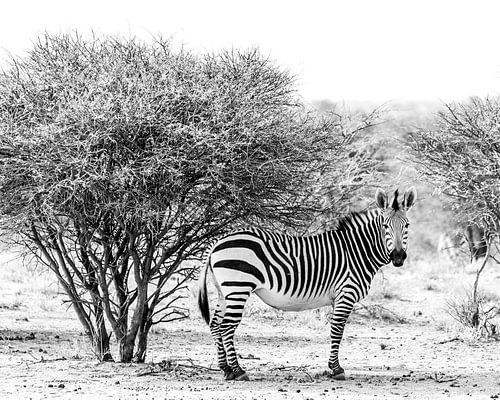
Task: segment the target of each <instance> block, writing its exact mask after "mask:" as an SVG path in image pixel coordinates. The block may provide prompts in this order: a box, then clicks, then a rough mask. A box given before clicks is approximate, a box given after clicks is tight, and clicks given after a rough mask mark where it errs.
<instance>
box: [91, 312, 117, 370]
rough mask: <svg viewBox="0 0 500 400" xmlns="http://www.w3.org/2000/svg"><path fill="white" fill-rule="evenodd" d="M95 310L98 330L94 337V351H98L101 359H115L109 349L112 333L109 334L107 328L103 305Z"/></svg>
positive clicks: (98, 356)
mask: <svg viewBox="0 0 500 400" xmlns="http://www.w3.org/2000/svg"><path fill="white" fill-rule="evenodd" d="M95 312H96V325H97V332H96V337H95V338H94V351H95V352H96V354H97V358H98V359H99V361H114V360H113V356H112V355H111V351H110V349H109V338H110V335H108V331H107V330H106V324H105V321H104V313H103V311H102V307H96V310H95Z"/></svg>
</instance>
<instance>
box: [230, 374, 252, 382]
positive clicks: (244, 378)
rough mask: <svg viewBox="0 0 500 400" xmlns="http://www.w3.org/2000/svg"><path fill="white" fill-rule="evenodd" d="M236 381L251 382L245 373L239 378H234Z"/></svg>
mask: <svg viewBox="0 0 500 400" xmlns="http://www.w3.org/2000/svg"><path fill="white" fill-rule="evenodd" d="M234 380H235V381H249V380H250V378H249V377H248V375H247V373H246V372H244V373H243V374H241V375H240V376H237V377H236V378H234Z"/></svg>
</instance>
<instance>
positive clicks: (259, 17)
mask: <svg viewBox="0 0 500 400" xmlns="http://www.w3.org/2000/svg"><path fill="white" fill-rule="evenodd" d="M499 20H500V1H498V0H491V1H487V0H471V1H460V0H456V1H452V0H449V1H448V0H411V1H410V0H343V1H338V0H330V1H327V0H325V1H319V0H318V1H314V0H309V1H300V2H299V1H281V0H280V1H278V0H251V1H250V0H247V1H245V2H243V1H237V0H232V1H230V0H224V1H208V0H205V1H203V0H176V1H166V0H164V1H154V0H140V1H137V0H136V1H128V0H127V1H124V0H122V1H118V0H112V1H106V0H98V1H97V0H85V1H83V0H82V1H79V2H78V3H77V2H75V1H71V0H65V1H63V0H44V1H33V0H32V1H28V0H15V1H8V2H2V4H1V9H0V47H1V48H2V49H4V50H7V51H9V52H11V53H14V54H17V53H20V52H21V51H22V50H23V49H26V48H28V47H29V46H30V41H31V40H32V39H33V38H35V37H36V36H37V34H38V33H40V32H43V31H44V30H47V31H49V32H59V31H63V32H68V31H70V30H74V29H77V30H78V31H80V32H82V33H88V32H90V30H91V29H93V30H95V31H96V32H100V33H110V34H122V35H134V36H138V37H141V38H145V39H148V38H150V37H151V36H152V35H156V34H161V35H163V36H165V37H172V38H173V40H174V42H176V43H177V44H184V45H185V47H187V48H188V49H191V50H193V51H212V50H217V49H220V48H231V47H236V48H247V47H250V46H258V47H259V48H260V49H261V51H262V52H263V53H264V54H266V55H270V56H271V58H272V59H274V60H276V61H277V62H278V63H279V64H280V65H282V66H284V67H286V68H288V69H290V70H291V71H292V72H293V73H295V74H296V75H297V76H298V82H299V86H298V87H299V91H300V93H301V95H302V96H303V98H304V99H305V100H306V101H314V100H321V99H330V100H332V101H342V100H346V101H352V100H358V101H377V102H378V101H398V100H434V101H436V100H441V101H449V100H462V99H464V98H467V97H469V96H471V95H479V96H484V95H486V94H492V95H498V94H500V22H499ZM2 58H5V57H3V56H2Z"/></svg>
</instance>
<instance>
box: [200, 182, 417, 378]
mask: <svg viewBox="0 0 500 400" xmlns="http://www.w3.org/2000/svg"><path fill="white" fill-rule="evenodd" d="M415 197H416V192H415V190H414V189H410V190H408V191H407V192H406V193H405V196H404V199H403V202H402V203H401V204H400V203H399V202H398V194H397V191H396V192H395V195H394V200H393V201H392V204H391V205H390V206H388V202H387V196H386V195H385V193H384V192H383V191H380V190H379V191H377V195H376V199H377V205H378V206H379V207H378V209H375V210H371V211H368V212H363V213H355V214H352V215H350V216H348V217H345V218H343V219H342V220H341V221H340V222H339V223H338V226H337V228H336V229H334V230H331V231H328V232H324V233H321V234H319V235H314V236H303V237H298V236H290V235H285V234H280V233H276V232H270V231H266V230H262V229H258V228H249V229H245V230H239V231H236V232H233V233H231V234H229V235H226V236H225V237H223V238H222V239H220V240H219V241H218V242H217V243H216V244H215V246H214V247H213V249H212V251H211V253H210V255H209V257H208V260H207V266H206V268H205V269H204V271H203V273H202V277H201V283H202V284H201V289H200V296H199V305H200V309H201V311H202V314H203V316H204V318H205V320H206V321H207V323H209V325H210V330H211V333H212V335H213V337H214V340H215V342H216V344H217V351H218V362H219V367H220V368H221V369H222V370H223V371H224V373H225V377H226V379H240V380H241V379H247V375H246V374H245V372H244V371H243V370H242V369H241V367H240V366H239V364H238V360H237V358H236V352H235V349H234V341H233V339H234V332H235V330H236V327H237V326H238V324H239V322H240V321H241V317H242V313H243V308H244V306H245V303H246V301H247V299H248V297H249V296H250V294H251V293H255V294H257V296H259V297H260V298H261V299H262V300H263V301H264V302H265V303H267V304H269V305H270V306H273V307H275V308H278V309H281V310H289V311H300V310H306V309H311V308H318V307H322V306H325V305H332V307H333V313H332V318H331V329H330V336H331V353H330V359H329V362H328V366H329V367H330V368H331V369H332V371H333V373H334V376H336V377H337V378H338V379H341V378H343V376H344V375H343V369H342V368H341V366H340V365H339V360H338V350H339V345H340V341H341V339H342V335H343V331H344V326H345V324H346V321H347V319H348V317H349V315H350V313H351V311H352V308H353V306H354V304H355V303H356V302H357V301H359V300H361V299H362V298H363V297H365V296H366V294H367V293H368V289H369V287H370V284H371V281H372V279H373V277H374V275H375V273H376V272H377V271H378V270H379V269H380V268H381V267H382V266H383V265H386V264H388V263H389V262H390V261H392V262H393V263H394V265H396V266H400V265H402V264H403V262H404V259H405V258H406V247H407V240H408V219H407V218H406V211H407V210H408V209H409V208H410V207H411V205H412V204H413V202H414V200H415ZM209 270H210V271H212V273H213V276H214V278H215V279H214V281H215V283H216V286H217V290H218V292H219V302H218V304H217V307H216V309H215V312H214V315H213V317H212V319H211V320H210V315H209V309H208V300H207V295H206V283H205V280H206V274H207V272H208V271H209Z"/></svg>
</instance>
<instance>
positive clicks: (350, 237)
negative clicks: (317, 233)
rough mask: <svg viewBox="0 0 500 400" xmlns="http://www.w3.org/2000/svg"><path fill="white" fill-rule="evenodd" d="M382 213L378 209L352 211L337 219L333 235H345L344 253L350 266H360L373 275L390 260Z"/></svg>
mask: <svg viewBox="0 0 500 400" xmlns="http://www.w3.org/2000/svg"><path fill="white" fill-rule="evenodd" d="M382 220H383V218H382V213H381V212H380V211H379V210H378V209H374V210H370V211H366V212H362V213H353V214H350V215H349V216H347V217H344V218H342V219H341V220H340V221H339V224H338V227H337V229H336V230H335V231H333V234H334V235H339V236H342V237H345V240H346V243H348V244H349V245H347V246H346V247H345V248H346V253H347V256H348V257H349V259H350V261H351V262H350V264H351V267H352V268H362V269H363V271H362V272H363V273H364V274H369V275H371V276H372V277H373V275H375V273H376V272H377V271H378V270H379V269H380V268H381V267H382V266H384V265H386V264H388V263H389V262H390V257H389V253H388V251H387V246H386V243H385V238H384V234H383V229H382Z"/></svg>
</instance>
